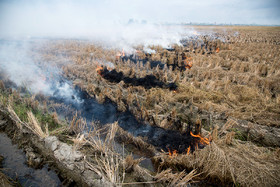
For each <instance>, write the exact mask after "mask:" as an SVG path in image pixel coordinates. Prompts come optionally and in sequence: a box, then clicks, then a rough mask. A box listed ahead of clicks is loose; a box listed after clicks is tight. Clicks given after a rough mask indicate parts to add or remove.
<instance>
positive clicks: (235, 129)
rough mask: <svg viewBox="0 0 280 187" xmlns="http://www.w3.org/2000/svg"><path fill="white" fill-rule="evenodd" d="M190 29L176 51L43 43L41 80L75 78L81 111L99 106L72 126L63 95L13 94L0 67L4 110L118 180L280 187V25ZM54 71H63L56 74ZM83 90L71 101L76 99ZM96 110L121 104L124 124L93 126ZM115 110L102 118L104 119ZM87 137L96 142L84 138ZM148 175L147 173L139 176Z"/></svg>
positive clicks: (35, 46) (38, 55)
mask: <svg viewBox="0 0 280 187" xmlns="http://www.w3.org/2000/svg"><path fill="white" fill-rule="evenodd" d="M190 27H191V26H184V29H186V30H190ZM191 29H193V30H194V32H193V33H192V34H191V35H190V36H185V37H183V38H182V40H181V41H180V43H177V44H172V45H171V46H170V47H168V48H166V47H163V46H160V45H149V46H143V45H140V44H139V45H135V46H132V47H133V51H132V52H131V50H130V51H126V49H121V48H114V47H111V48H110V47H107V46H103V45H102V44H100V43H95V42H94V41H91V40H79V39H75V40H74V39H73V40H72V39H67V40H66V39H52V40H49V39H43V40H39V42H38V41H36V40H35V42H33V43H32V44H31V48H30V50H29V51H28V56H30V58H31V59H32V60H33V61H34V62H35V64H36V66H38V67H39V68H40V69H43V70H45V71H43V72H44V73H43V74H40V75H39V78H40V79H41V78H42V79H43V80H44V81H45V82H62V83H61V84H63V85H64V84H65V85H66V83H67V85H68V82H67V81H69V82H70V83H69V85H71V84H73V85H72V87H73V89H74V90H75V89H77V90H79V91H77V92H79V93H82V94H83V95H84V96H83V97H81V98H82V99H81V100H83V101H84V103H82V105H86V103H90V102H93V103H94V102H95V101H96V102H97V103H98V104H96V105H94V106H96V107H91V108H90V109H84V108H83V107H76V108H75V107H73V108H74V109H73V108H72V109H73V110H77V113H76V114H75V111H73V113H71V114H70V115H69V114H68V117H69V116H71V119H70V120H69V121H64V120H62V119H59V116H60V118H61V115H63V114H65V113H66V111H67V110H68V108H67V106H66V105H67V104H69V102H68V100H67V99H65V97H61V98H60V97H59V98H58V99H57V98H55V97H56V95H55V93H56V92H54V93H53V94H52V95H51V96H47V95H46V94H45V95H44V92H43V91H42V92H40V91H38V90H37V92H36V93H32V91H31V96H27V97H26V98H21V97H22V96H20V94H19V93H20V92H21V91H20V90H17V91H11V90H9V89H8V87H11V85H12V84H11V82H9V81H8V77H6V74H5V71H4V70H2V72H1V79H2V81H1V89H2V91H1V93H2V95H1V106H2V107H4V108H7V109H8V110H9V112H11V111H12V112H11V113H12V114H13V115H12V116H13V117H14V118H21V119H20V120H22V121H23V122H24V123H25V122H26V123H28V122H29V123H33V124H36V122H34V120H32V119H34V118H33V117H32V114H31V113H28V112H27V111H29V109H30V108H31V111H33V113H34V114H35V117H36V118H38V119H40V120H39V122H37V123H39V124H40V123H41V125H42V126H41V128H39V129H41V130H40V131H39V134H38V131H32V132H33V133H34V134H37V136H39V137H41V138H46V137H48V136H49V135H56V136H58V137H60V140H61V141H63V142H64V143H67V142H68V143H69V142H71V143H70V144H71V145H73V146H75V147H76V148H78V150H80V151H81V152H82V153H83V154H85V155H94V154H95V157H94V156H92V157H91V156H89V157H90V159H89V160H88V162H90V161H92V160H94V161H92V162H90V163H91V164H89V166H90V168H91V170H92V171H94V172H95V173H96V174H97V175H100V177H102V176H103V177H104V176H105V177H104V178H105V179H106V181H109V183H110V184H116V185H120V184H121V183H124V184H126V183H127V184H134V182H139V184H142V185H145V184H147V185H155V184H157V185H159V186H161V185H162V186H165V185H186V184H189V183H195V182H197V181H199V183H198V185H201V186H203V185H207V184H208V185H210V184H211V185H233V184H235V185H237V186H238V185H241V186H277V185H278V184H279V172H278V169H279V166H280V162H279V157H280V151H279V146H280V130H279V127H280V126H279V125H280V63H279V60H280V52H279V51H280V28H279V27H249V26H248V27H241V26H192V27H191ZM147 48H148V49H149V50H147ZM50 67H52V68H50ZM53 68H55V69H58V70H59V73H58V74H57V75H56V74H55V72H56V71H53ZM58 77H59V78H58ZM26 87H27V89H28V85H27V86H26ZM63 88H64V87H63ZM25 89H26V88H25ZM59 90H61V89H59ZM67 91H68V90H67ZM17 92H18V93H17ZM75 93H76V92H74V91H73V93H72V92H71V93H70V95H71V96H70V98H71V97H72V99H73V98H75V99H76V98H77V97H78V96H76V94H75ZM82 94H80V95H82ZM21 95H22V94H21ZM77 95H79V94H77ZM85 95H86V96H85ZM52 97H53V98H55V99H53V98H52ZM91 99H94V101H92V100H91ZM76 100H79V99H76ZM58 101H59V102H58ZM71 102H72V101H71ZM75 102H76V101H75ZM18 103H24V104H23V105H24V106H22V104H20V105H19V104H18ZM58 103H59V104H58ZM108 103H109V104H108ZM25 104H26V105H27V106H25ZM72 105H73V106H75V103H74V104H72ZM11 106H12V108H11ZM92 106H93V105H92ZM97 106H100V107H101V106H106V107H107V108H111V110H113V109H112V108H114V107H115V109H114V110H115V111H114V112H112V113H113V114H114V115H122V117H123V116H124V117H123V118H125V119H122V120H119V121H118V122H115V121H114V120H112V122H111V121H110V123H108V124H102V123H101V124H99V123H98V120H96V121H94V120H93V121H92V126H93V128H92V129H93V130H92V129H91V130H92V131H91V130H89V129H90V128H89V127H88V126H89V125H88V123H89V120H90V119H91V118H93V117H92V113H88V110H95V111H98V110H99V108H98V107H97ZM22 108H23V109H22ZM26 108H27V109H26ZM39 109H40V110H44V112H40V110H39ZM13 110H14V111H15V112H13ZM23 110H24V111H23ZM25 110H26V111H25ZM100 110H101V109H100ZM102 110H103V108H102ZM104 110H105V109H104ZM22 111H23V112H22ZM26 113H27V114H26ZM42 113H43V114H44V113H46V114H44V116H45V117H40V115H41V114H42ZM48 113H51V114H48ZM112 113H108V115H106V114H102V115H104V117H103V118H104V121H106V120H107V119H106V120H105V118H111V117H112V116H109V114H112ZM17 116H18V117H17ZM127 116H129V117H127ZM64 117H65V116H64ZM84 118H86V119H84ZM103 118H102V119H103ZM132 118H133V120H134V121H132V122H131V121H129V120H126V119H132ZM100 119H101V118H100ZM113 119H115V118H113ZM60 120H61V121H60ZM32 121H33V122H32ZM35 121H36V120H35ZM101 121H102V120H101ZM87 122H88V123H87ZM106 122H107V121H106ZM48 125H49V126H48ZM141 125H142V126H141ZM23 126H24V125H23ZM100 126H101V127H100ZM29 129H33V128H32V127H31V128H29ZM42 129H43V130H42ZM47 129H48V130H49V131H50V134H48V130H47ZM85 131H87V132H89V135H88V136H87V134H86V135H81V134H83V133H84V132H85ZM146 131H147V132H146ZM136 132H137V133H136ZM168 134H169V135H168ZM175 136H176V137H175ZM172 137H173V138H172ZM98 138H99V139H98ZM114 141H116V142H118V145H122V144H123V145H125V146H126V149H127V152H129V153H135V154H140V153H141V156H143V157H144V158H147V159H148V160H151V163H152V164H151V165H152V167H153V168H154V171H149V170H146V169H143V168H142V167H141V166H139V163H140V162H141V159H138V160H137V159H134V158H132V156H130V155H128V156H127V155H122V154H121V153H119V152H118V151H117V150H115V149H114V146H112V142H114ZM89 147H90V149H89ZM127 147H129V148H127ZM96 155H98V156H96ZM125 156H126V157H125ZM124 157H125V158H124ZM95 165H96V166H95ZM150 167H151V166H150ZM104 168H105V169H104ZM122 172H124V173H126V176H128V177H127V178H126V177H124V176H125V175H124V174H123V173H122ZM143 172H144V173H145V172H148V173H149V174H145V175H144V174H143V176H144V177H143V178H141V179H137V175H139V173H143ZM124 181H125V182H124ZM141 182H142V183H141ZM145 182H147V183H145ZM136 184H137V183H136Z"/></svg>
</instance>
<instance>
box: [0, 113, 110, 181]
mask: <svg viewBox="0 0 280 187" xmlns="http://www.w3.org/2000/svg"><path fill="white" fill-rule="evenodd" d="M0 117H1V118H0V119H1V121H2V123H0V124H1V125H0V131H2V132H5V133H6V134H7V135H8V137H9V138H11V139H12V142H13V143H17V145H18V146H19V147H21V148H22V149H23V150H24V152H26V153H27V154H26V157H27V158H26V157H25V155H24V152H23V151H22V150H18V149H16V145H13V146H12V147H13V148H14V150H13V151H14V153H9V152H6V153H5V154H7V155H6V156H7V160H6V162H5V165H4V167H5V166H6V165H7V166H9V167H12V168H18V169H17V171H18V172H19V174H18V175H17V174H15V173H14V172H13V171H10V173H8V175H11V176H12V177H13V176H21V177H20V178H19V180H20V181H21V182H22V183H23V184H24V183H26V182H28V184H29V183H30V184H36V186H38V184H39V186H40V184H46V181H48V182H51V181H52V180H50V179H49V178H48V175H46V174H47V173H48V169H47V167H46V166H44V165H45V164H46V163H48V164H49V166H50V167H51V168H53V169H54V170H55V171H56V172H57V174H58V176H59V177H60V178H61V179H62V180H63V181H62V182H59V179H58V178H56V179H57V180H54V181H53V182H54V183H53V184H54V186H57V184H58V185H59V184H63V185H64V186H101V185H104V184H106V181H102V180H103V179H101V177H99V176H97V175H96V174H95V173H94V172H92V171H90V170H89V169H88V168H87V166H86V163H85V161H84V160H83V156H84V155H82V154H81V153H80V152H79V151H75V150H74V149H73V147H72V146H70V145H67V144H66V143H62V142H60V141H59V140H58V139H57V138H56V137H54V136H49V137H47V138H39V137H37V136H36V135H34V134H33V133H32V132H31V131H30V130H29V129H27V128H25V127H24V126H21V129H19V128H18V125H17V124H16V123H19V122H18V121H16V120H15V119H13V117H12V116H10V115H9V113H8V112H7V111H5V110H4V109H3V108H2V109H0ZM3 121H5V123H3ZM3 137H4V138H5V135H4V134H3V135H1V138H3ZM6 138H7V136H6ZM7 142H8V143H9V141H8V140H7ZM8 143H7V144H3V145H2V146H5V145H8ZM10 143H11V142H10ZM1 144H2V139H1ZM10 151H12V150H10ZM10 154H13V155H15V157H8V156H9V155H10ZM6 156H5V157H6ZM38 158H40V161H39V162H38ZM26 159H27V161H28V163H29V164H30V165H31V166H35V167H36V166H37V167H39V166H41V167H42V166H43V168H42V169H41V170H34V169H32V168H28V167H27V166H26V165H25V164H24V162H25V161H26ZM33 172H35V173H33ZM33 174H34V175H33ZM30 175H31V176H33V177H34V179H35V180H31V179H29V178H28V176H30ZM50 176H53V177H54V176H55V173H54V172H51V173H50ZM41 177H42V179H41V181H40V180H39V179H40V178H41ZM55 182H57V183H55ZM48 184H49V183H48ZM107 186H110V185H109V184H107Z"/></svg>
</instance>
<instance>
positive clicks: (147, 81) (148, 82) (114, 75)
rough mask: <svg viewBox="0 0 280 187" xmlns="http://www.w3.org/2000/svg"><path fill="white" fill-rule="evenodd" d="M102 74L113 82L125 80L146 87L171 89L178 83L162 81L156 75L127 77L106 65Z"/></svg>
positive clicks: (132, 84) (129, 84)
mask: <svg viewBox="0 0 280 187" xmlns="http://www.w3.org/2000/svg"><path fill="white" fill-rule="evenodd" d="M100 75H101V76H102V77H103V78H104V79H106V80H108V81H110V82H113V83H119V82H120V81H124V83H125V84H127V86H142V87H144V88H145V89H151V88H155V87H158V88H164V89H169V90H176V89H177V87H178V86H177V85H176V83H169V84H166V83H164V82H162V81H159V80H158V79H157V78H156V77H155V76H154V75H146V76H145V77H143V78H136V77H132V78H131V77H126V76H124V74H123V73H122V72H117V71H116V70H115V69H113V70H111V71H109V70H108V69H107V68H106V67H105V68H104V69H103V70H100Z"/></svg>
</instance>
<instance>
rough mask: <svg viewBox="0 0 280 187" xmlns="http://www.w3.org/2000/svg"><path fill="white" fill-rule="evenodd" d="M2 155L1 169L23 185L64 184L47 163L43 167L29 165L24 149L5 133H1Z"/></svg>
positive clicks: (51, 186)
mask: <svg viewBox="0 0 280 187" xmlns="http://www.w3.org/2000/svg"><path fill="white" fill-rule="evenodd" d="M0 155H1V156H2V157H4V159H3V161H2V168H0V169H1V171H2V172H3V173H4V174H5V175H7V176H9V177H10V178H12V179H13V180H15V181H18V182H19V183H20V185H21V186H48V187H54V186H61V185H62V182H61V181H60V179H59V177H58V176H57V174H56V173H55V172H54V171H52V170H50V169H49V168H48V166H47V165H44V167H43V168H42V169H34V168H30V167H28V166H27V164H26V160H27V159H26V156H25V154H24V152H23V150H21V149H18V148H17V145H13V144H12V141H11V139H10V138H9V137H8V136H7V135H6V134H4V133H0ZM0 186H1V185H0Z"/></svg>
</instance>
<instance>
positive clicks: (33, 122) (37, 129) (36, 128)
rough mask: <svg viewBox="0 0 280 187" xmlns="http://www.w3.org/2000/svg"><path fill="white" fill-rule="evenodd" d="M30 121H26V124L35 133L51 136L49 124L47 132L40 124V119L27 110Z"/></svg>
mask: <svg viewBox="0 0 280 187" xmlns="http://www.w3.org/2000/svg"><path fill="white" fill-rule="evenodd" d="M27 116H28V121H29V123H25V126H26V127H27V128H28V129H29V130H31V131H32V132H33V133H34V134H36V135H37V136H38V137H40V138H45V137H47V136H49V131H48V126H46V132H44V131H43V130H42V128H41V125H40V124H39V122H38V120H37V119H36V117H35V116H34V114H33V113H32V112H31V111H29V112H27Z"/></svg>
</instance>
